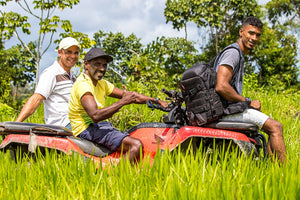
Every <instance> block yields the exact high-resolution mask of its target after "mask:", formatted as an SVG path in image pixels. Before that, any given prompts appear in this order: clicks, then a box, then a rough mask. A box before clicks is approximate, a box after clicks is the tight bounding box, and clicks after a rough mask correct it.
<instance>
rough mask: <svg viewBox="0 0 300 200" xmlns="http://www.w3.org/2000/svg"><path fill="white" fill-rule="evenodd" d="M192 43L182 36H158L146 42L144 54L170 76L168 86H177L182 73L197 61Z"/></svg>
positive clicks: (195, 50)
mask: <svg viewBox="0 0 300 200" xmlns="http://www.w3.org/2000/svg"><path fill="white" fill-rule="evenodd" d="M197 53H198V51H197V49H196V48H195V47H194V43H193V42H191V41H187V40H185V39H184V38H166V37H164V36H163V37H158V38H156V40H155V41H153V42H152V43H150V44H148V45H147V46H146V48H145V50H144V54H146V55H148V57H149V59H150V60H151V61H152V62H153V63H156V64H157V65H159V66H160V68H162V69H164V70H165V72H166V75H167V76H168V77H169V78H170V80H169V81H171V82H170V83H169V87H176V86H177V87H178V85H179V81H180V78H181V75H182V73H183V72H184V71H185V70H186V69H188V68H189V67H191V66H192V65H194V64H195V63H196V62H198V61H199V56H198V55H197Z"/></svg>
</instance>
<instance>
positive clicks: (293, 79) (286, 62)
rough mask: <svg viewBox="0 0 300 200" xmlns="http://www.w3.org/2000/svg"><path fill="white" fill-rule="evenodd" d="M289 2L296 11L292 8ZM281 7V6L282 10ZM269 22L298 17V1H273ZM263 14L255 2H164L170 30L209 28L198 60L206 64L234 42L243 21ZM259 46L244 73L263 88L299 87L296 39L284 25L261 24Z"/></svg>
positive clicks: (252, 0)
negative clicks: (253, 76) (193, 25)
mask: <svg viewBox="0 0 300 200" xmlns="http://www.w3.org/2000/svg"><path fill="white" fill-rule="evenodd" d="M289 2H290V3H292V4H293V5H294V7H295V9H297V8H298V10H297V11H296V10H295V9H291V6H290V5H289ZM281 7H283V8H282V9H281ZM267 8H268V11H269V17H270V18H269V19H270V20H271V21H272V20H274V22H277V21H278V17H279V16H283V15H285V16H293V17H292V18H295V17H296V16H299V2H298V1H293V2H292V1H288V0H287V1H286V0H275V1H270V2H269V3H268V4H267ZM263 14H264V13H263V11H262V9H261V6H259V5H258V4H257V1H255V0H251V1H240V0H233V1H223V0H218V1H208V0H200V1H199V0H167V2H166V8H165V17H166V21H167V22H172V24H173V27H174V28H176V29H180V28H182V27H185V26H186V23H187V22H194V23H196V24H197V26H198V27H199V29H202V30H203V29H208V30H209V31H208V32H207V33H208V34H209V36H210V40H209V42H208V43H207V44H205V45H204V48H203V49H204V52H203V54H202V55H200V57H201V60H204V61H209V60H210V59H212V58H213V57H214V56H215V55H216V54H217V53H218V52H219V51H220V50H222V49H223V48H224V47H225V46H227V45H229V44H231V43H233V42H236V41H237V39H238V36H239V35H238V33H239V32H238V30H239V28H240V25H241V23H242V20H243V19H244V18H246V17H247V16H250V15H254V16H257V17H259V18H261V19H263V17H262V16H263ZM264 27H265V28H264V30H263V36H262V37H261V41H260V43H259V44H260V45H258V46H257V48H256V49H255V50H254V51H253V52H252V53H250V54H249V55H247V56H246V59H247V60H248V62H247V65H246V73H249V74H251V73H254V72H255V73H256V74H257V77H258V82H259V83H260V84H262V85H268V86H274V87H277V89H279V88H280V89H285V88H287V87H290V86H291V85H295V84H298V83H299V82H298V81H297V76H298V68H297V67H296V62H297V60H296V56H297V51H296V42H297V41H296V40H295V37H293V36H292V35H289V34H288V32H286V28H284V27H283V26H273V28H272V29H270V28H268V23H265V24H264Z"/></svg>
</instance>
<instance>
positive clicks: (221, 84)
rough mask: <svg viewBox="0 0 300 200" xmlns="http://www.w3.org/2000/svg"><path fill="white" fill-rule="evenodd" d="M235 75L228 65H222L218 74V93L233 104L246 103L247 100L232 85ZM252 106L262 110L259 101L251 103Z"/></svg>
mask: <svg viewBox="0 0 300 200" xmlns="http://www.w3.org/2000/svg"><path fill="white" fill-rule="evenodd" d="M232 75H233V70H232V68H231V67H230V66H228V65H220V66H219V69H218V73H217V84H216V92H217V93H218V94H219V95H221V96H222V97H223V98H224V99H225V100H227V101H231V102H239V101H246V98H245V97H243V96H241V95H239V94H238V93H237V92H236V91H235V90H234V89H233V87H231V85H230V81H231V78H232ZM250 106H252V107H253V108H255V109H257V110H260V102H259V100H253V101H251V104H250Z"/></svg>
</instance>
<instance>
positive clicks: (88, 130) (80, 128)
mask: <svg viewBox="0 0 300 200" xmlns="http://www.w3.org/2000/svg"><path fill="white" fill-rule="evenodd" d="M112 60H113V58H112V57H111V56H109V55H107V54H106V53H105V52H104V51H103V50H102V49H100V48H92V49H91V50H90V51H89V52H87V54H86V55H85V58H84V69H85V71H84V72H83V73H82V74H80V76H79V77H78V78H77V80H76V82H75V84H74V85H73V88H72V92H71V98H70V101H69V118H70V121H71V126H72V130H73V133H74V135H75V136H78V137H80V138H82V139H86V140H90V141H93V142H95V143H97V144H101V145H104V146H106V147H108V148H109V149H110V150H112V151H115V150H120V149H123V151H125V152H126V153H125V156H128V158H129V160H130V161H134V160H135V159H136V158H138V157H139V153H140V149H141V148H142V143H141V141H139V140H138V139H135V138H132V137H130V136H129V135H128V133H122V132H121V131H119V130H118V129H116V128H114V127H113V126H112V124H111V123H110V122H107V121H103V120H106V119H108V118H110V117H112V116H113V114H115V113H116V112H118V111H119V110H120V109H121V108H122V107H123V106H125V105H128V104H132V103H138V104H141V103H146V101H147V100H150V101H152V102H156V101H157V100H156V99H154V98H151V97H148V96H145V95H142V94H139V93H137V92H132V91H126V88H125V87H124V89H123V90H122V89H119V88H117V87H114V85H113V84H112V83H110V82H108V81H106V80H103V79H102V78H103V76H104V75H105V72H106V70H107V63H109V62H111V61H112ZM106 96H110V97H114V98H118V99H120V100H119V101H117V102H116V103H114V104H112V105H110V106H107V107H104V106H105V98H106ZM158 103H159V104H160V105H162V106H163V107H166V106H167V103H166V102H164V101H161V100H158Z"/></svg>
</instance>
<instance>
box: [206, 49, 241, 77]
mask: <svg viewBox="0 0 300 200" xmlns="http://www.w3.org/2000/svg"><path fill="white" fill-rule="evenodd" d="M231 48H234V49H237V50H238V51H239V55H240V61H241V59H242V58H243V52H242V50H241V49H240V47H239V46H238V44H237V43H233V44H231V45H228V46H227V47H225V48H224V49H223V50H222V51H221V52H220V53H219V54H218V55H217V56H216V57H214V58H213V59H212V60H211V61H210V63H211V62H213V68H214V70H216V69H217V63H218V61H219V59H220V57H221V55H222V53H224V51H226V50H228V49H231ZM239 68H240V62H239V64H238V66H237V67H235V68H234V70H233V74H232V77H233V78H234V77H236V76H235V75H236V73H237V72H238V71H239ZM232 81H233V80H232Z"/></svg>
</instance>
